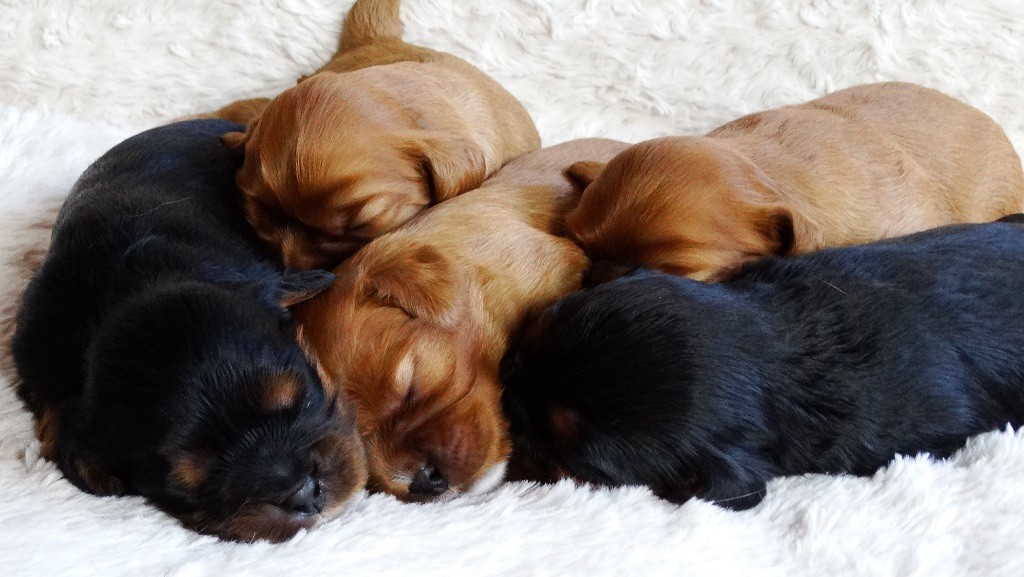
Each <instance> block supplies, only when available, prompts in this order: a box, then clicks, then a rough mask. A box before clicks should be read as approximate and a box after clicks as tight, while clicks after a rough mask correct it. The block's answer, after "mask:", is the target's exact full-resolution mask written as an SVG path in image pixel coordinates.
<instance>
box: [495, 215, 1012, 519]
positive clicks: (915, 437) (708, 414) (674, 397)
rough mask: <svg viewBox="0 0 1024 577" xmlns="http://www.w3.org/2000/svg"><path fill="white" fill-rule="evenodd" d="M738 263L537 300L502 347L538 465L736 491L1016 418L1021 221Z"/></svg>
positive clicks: (927, 445) (672, 487)
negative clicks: (728, 274)
mask: <svg viewBox="0 0 1024 577" xmlns="http://www.w3.org/2000/svg"><path fill="white" fill-rule="evenodd" d="M1008 220H1013V222H997V223H990V224H978V225H953V226H949V227H945V228H940V229H936V230H934V231H928V232H923V233H918V234H916V235H912V236H908V237H904V238H898V239H894V240H890V241H885V242H879V243H876V244H870V245H864V246H857V247H850V248H841V249H831V250H826V251H822V252H818V253H814V254H809V255H805V256H800V257H792V258H778V257H773V258H767V259H764V260H761V261H757V262H755V263H752V264H750V265H747V266H745V267H744V268H743V269H742V270H741V271H740V272H739V273H738V274H737V275H736V276H735V277H733V278H732V279H730V280H728V281H726V282H725V283H722V284H717V283H703V282H699V281H694V280H691V279H688V278H685V277H677V276H671V275H667V274H664V273H659V272H653V271H647V270H642V271H638V272H635V273H633V274H632V275H629V276H625V277H622V278H619V279H617V280H613V281H610V282H608V283H606V284H602V285H600V286H597V287H595V288H593V289H590V290H584V291H582V292H578V293H575V294H573V295H571V296H569V297H567V298H566V299H564V300H563V301H561V302H559V303H557V304H555V305H553V306H551V307H549V308H548V309H547V310H546V311H544V312H543V313H542V314H541V315H539V316H538V317H537V318H536V319H534V320H533V322H531V323H528V324H527V326H525V327H524V328H523V330H522V333H521V339H520V342H519V343H518V344H517V345H516V346H514V347H513V348H512V350H510V351H509V353H508V355H507V357H506V358H505V360H504V361H503V365H502V380H503V383H504V386H505V391H504V396H503V406H504V409H505V411H506V414H507V416H508V418H509V420H510V423H511V432H512V438H513V447H514V448H513V451H514V452H515V453H518V454H520V455H522V456H523V457H524V458H526V459H528V460H531V461H532V462H533V463H534V464H535V467H536V468H537V469H539V470H542V471H549V472H554V473H555V474H560V475H564V476H570V477H574V478H576V479H579V480H582V481H587V482H591V483H595V484H599V485H609V486H619V485H646V486H648V487H650V488H651V489H652V490H653V491H654V493H656V494H657V495H659V496H662V497H664V498H666V499H669V500H672V501H677V502H682V501H685V500H687V499H689V498H691V497H697V498H701V499H705V500H708V501H714V502H716V503H719V504H721V505H722V506H725V507H729V508H734V509H744V508H748V507H752V506H754V505H756V504H757V503H758V502H760V501H761V499H762V498H763V497H764V496H765V491H766V484H767V483H768V481H770V480H771V479H772V478H774V477H778V476H782V475H800V474H805V473H830V474H842V473H847V474H854V475H870V474H872V473H873V472H874V471H875V470H876V469H878V468H879V467H881V466H883V465H885V464H886V463H888V462H889V461H890V460H891V459H892V458H893V457H894V456H896V455H898V454H906V455H914V454H918V453H929V454H931V455H932V456H933V457H936V458H943V457H946V456H948V455H950V454H952V453H953V452H954V451H956V450H957V449H958V448H960V447H961V446H962V445H963V443H964V442H965V441H966V440H967V438H968V437H970V436H972V435H976V434H979V433H983V432H986V431H992V430H996V429H999V428H1002V427H1005V426H1006V425H1007V424H1009V425H1012V426H1014V427H1020V426H1021V425H1024V357H1022V356H1021V354H1020V351H1021V350H1024V325H1022V324H1021V322H1020V321H1021V319H1022V318H1024V291H1021V287H1022V286H1024V266H1022V265H1024V224H1021V220H1022V219H1020V218H1014V219H1008Z"/></svg>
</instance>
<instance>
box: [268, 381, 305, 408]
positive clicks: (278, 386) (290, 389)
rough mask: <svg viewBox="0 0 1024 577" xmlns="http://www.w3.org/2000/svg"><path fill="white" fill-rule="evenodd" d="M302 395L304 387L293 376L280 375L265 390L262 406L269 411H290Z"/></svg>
mask: <svg viewBox="0 0 1024 577" xmlns="http://www.w3.org/2000/svg"><path fill="white" fill-rule="evenodd" d="M301 395H302V385H301V384H300V383H299V381H298V380H296V379H295V377H294V376H293V375H288V374H284V375H278V376H277V377H276V378H275V379H274V380H272V381H271V382H270V383H269V384H268V385H267V386H266V388H265V389H263V403H262V406H263V408H264V409H266V410H268V411H280V410H284V409H289V408H291V407H294V406H295V403H296V402H298V400H299V397H300V396H301Z"/></svg>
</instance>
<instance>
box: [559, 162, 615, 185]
mask: <svg viewBox="0 0 1024 577" xmlns="http://www.w3.org/2000/svg"><path fill="white" fill-rule="evenodd" d="M604 167H605V163H603V162H596V161H593V160H584V161H581V162H576V163H573V165H572V166H570V167H569V169H568V170H566V171H565V175H566V176H567V177H569V180H571V181H572V182H573V184H575V185H576V186H577V187H578V188H579V189H580V190H583V189H585V188H587V187H588V186H590V183H591V182H594V181H595V180H597V177H598V176H600V175H601V173H602V172H603V171H604Z"/></svg>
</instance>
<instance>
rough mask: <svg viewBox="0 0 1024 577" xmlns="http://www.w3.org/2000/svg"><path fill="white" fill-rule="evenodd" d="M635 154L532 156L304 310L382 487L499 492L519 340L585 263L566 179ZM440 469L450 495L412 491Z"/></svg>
mask: <svg viewBox="0 0 1024 577" xmlns="http://www.w3.org/2000/svg"><path fill="white" fill-rule="evenodd" d="M626 146H627V145H626V144H624V143H620V142H616V141H610V140H600V139H588V140H580V141H573V142H569V143H565V144H562V145H559V146H555V147H551V148H546V149H544V150H541V151H537V152H534V153H532V154H528V155H525V156H523V157H521V158H519V159H517V160H515V161H513V162H512V163H510V164H509V165H508V166H506V167H505V168H503V169H502V170H501V171H500V172H498V173H497V174H496V175H495V176H494V177H492V178H491V179H490V180H488V181H487V182H486V183H485V184H484V186H482V187H481V188H479V189H477V190H474V191H471V192H468V193H466V194H463V195H461V196H458V197H456V198H454V199H452V200H448V201H446V202H444V203H442V204H440V205H438V206H436V207H433V208H431V209H430V210H428V211H427V212H425V213H424V214H422V215H420V216H419V217H417V218H416V219H414V220H413V221H412V222H410V223H408V224H406V225H405V226H403V227H401V228H399V229H397V230H395V231H393V232H390V233H388V234H385V235H383V236H380V237H378V238H377V239H375V240H373V241H372V242H370V243H369V244H368V245H366V246H365V247H363V248H362V249H361V250H360V251H359V252H357V253H356V254H355V255H354V256H353V257H352V258H350V259H348V260H347V261H345V262H344V263H343V264H341V265H340V266H339V267H337V268H336V269H335V272H336V274H337V275H338V281H337V282H336V283H335V285H334V286H333V287H332V288H331V289H330V290H328V291H327V292H325V293H322V294H321V295H320V296H319V297H317V298H314V299H312V300H310V301H307V302H306V303H303V304H301V305H299V306H298V307H297V308H296V309H295V316H296V319H297V321H298V322H299V326H300V330H301V333H302V335H303V336H302V338H303V339H304V341H305V342H306V344H307V346H308V348H309V350H310V352H311V354H312V356H313V357H314V358H315V359H317V361H318V363H319V367H320V371H321V375H322V378H323V380H324V382H325V383H326V386H327V387H328V388H329V389H330V388H331V387H343V388H344V390H345V391H346V392H347V393H348V395H349V396H350V397H351V398H352V399H353V401H354V402H355V403H356V406H357V421H358V424H359V428H360V431H361V432H362V434H363V436H364V440H365V443H366V446H367V453H368V455H369V461H370V478H371V486H372V487H373V488H375V489H377V490H382V491H387V492H389V493H392V494H394V495H397V496H398V497H400V498H402V499H408V500H423V499H427V498H432V497H439V496H443V495H453V494H458V493H462V492H466V491H475V490H482V489H484V488H488V487H481V483H482V484H484V485H487V484H489V483H491V482H492V481H493V482H496V481H497V479H493V478H492V476H489V475H487V473H488V472H490V471H493V470H496V468H497V469H498V470H500V467H501V466H502V465H503V463H504V462H505V460H506V459H507V457H508V452H509V441H508V435H507V431H506V425H505V422H504V418H503V417H502V414H501V407H500V402H499V401H500V392H501V388H500V385H499V382H498V374H497V371H498V363H499V361H500V360H501V357H502V355H503V354H504V352H505V348H506V346H507V341H508V337H509V334H510V333H511V332H512V331H513V330H514V328H515V327H516V326H517V325H518V323H519V322H520V320H521V319H522V317H523V315H524V314H526V313H527V312H529V311H531V310H533V309H535V308H541V307H544V306H547V305H549V304H551V303H553V302H555V301H556V300H558V299H559V298H561V297H563V296H564V295H566V294H568V293H569V292H572V291H573V290H576V289H577V288H579V286H580V281H581V278H582V275H583V272H584V270H585V269H586V266H587V261H586V258H585V257H584V255H583V253H582V251H580V249H579V248H578V247H577V246H576V245H575V244H574V243H572V242H571V241H569V240H568V239H566V238H563V237H562V236H561V235H562V234H563V233H564V224H563V215H564V214H565V212H566V211H567V210H568V209H569V208H570V207H571V206H573V205H574V204H575V202H576V200H577V199H578V195H579V191H578V189H576V188H574V187H573V185H572V183H571V182H570V181H569V180H568V179H567V178H566V177H565V175H564V173H565V171H566V169H567V168H568V166H569V165H570V164H572V163H573V162H574V161H577V160H596V161H607V160H609V159H611V158H612V157H613V156H614V155H615V154H617V153H618V152H620V151H622V150H623V149H625V147H626ZM428 465H429V466H431V467H433V468H435V469H436V470H437V471H439V472H440V474H441V475H443V477H444V479H445V480H446V486H447V490H446V491H444V493H443V495H442V494H438V495H421V494H411V493H410V491H409V485H410V482H411V481H412V479H413V478H414V477H415V476H416V474H417V473H418V472H419V471H420V470H421V469H423V468H424V467H425V466H428Z"/></svg>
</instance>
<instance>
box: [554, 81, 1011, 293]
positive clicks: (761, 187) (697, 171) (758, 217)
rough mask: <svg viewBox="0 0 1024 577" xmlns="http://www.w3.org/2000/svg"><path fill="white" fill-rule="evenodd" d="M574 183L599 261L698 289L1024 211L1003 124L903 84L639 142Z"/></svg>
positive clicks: (583, 225)
mask: <svg viewBox="0 0 1024 577" xmlns="http://www.w3.org/2000/svg"><path fill="white" fill-rule="evenodd" d="M571 173H572V174H573V176H574V178H576V179H577V180H578V181H580V183H581V184H583V185H589V186H587V188H586V191H585V192H584V193H583V198H582V199H581V200H580V204H579V206H578V207H577V208H576V209H575V210H574V211H573V212H572V213H570V214H569V215H568V216H567V217H566V223H567V225H568V227H569V229H570V230H571V232H572V235H573V238H574V239H576V240H577V242H578V243H579V244H580V246H582V247H583V249H584V251H585V252H586V253H587V255H588V256H589V257H590V258H591V259H592V260H594V261H596V262H598V263H599V262H600V261H610V262H611V263H614V264H615V265H617V266H618V267H620V268H622V269H623V270H628V269H629V268H631V267H637V266H642V267H649V268H656V269H659V270H662V271H665V272H670V273H673V274H680V275H686V276H689V277H690V278H694V279H698V280H720V279H722V278H725V277H727V276H728V275H729V274H731V273H732V272H734V271H735V270H736V269H737V268H738V267H739V266H740V265H742V264H743V263H745V262H749V261H751V260H754V259H757V258H760V257H763V256H769V255H776V254H779V255H792V254H803V253H806V252H810V251H813V250H817V249H821V248H826V247H835V246H846V245H852V244H858V243H864V242H871V241H874V240H879V239H883V238H889V237H894V236H899V235H902V234H910V233H913V232H918V231H921V230H926V229H929V228H933V227H936V226H942V225H946V224H954V223H964V222H986V221H990V220H993V219H996V218H999V217H1000V216H1003V215H1007V214H1011V213H1016V212H1020V211H1021V210H1022V208H1024V174H1022V172H1021V163H1020V158H1019V157H1018V156H1017V153H1016V152H1015V151H1014V149H1013V145H1012V144H1011V143H1010V141H1009V139H1008V138H1007V137H1006V134H1005V133H1004V132H1003V130H1002V129H1001V128H1000V127H999V125H997V124H996V123H995V121H993V120H992V119H991V118H989V117H988V116H987V115H985V114H984V113H983V112H981V111H979V110H977V109H975V108H973V107H971V106H968V105H967V104H964V103H962V102H960V101H958V100H956V99H954V98H951V97H949V96H946V95H945V94H942V93H941V92H938V91H935V90H931V89H929V88H924V87H921V86H916V85H913V84H906V83H900V82H887V83H881V84H869V85H865V86H856V87H853V88H849V89H846V90H840V91H838V92H835V93H833V94H829V95H828V96H825V97H823V98H819V99H816V100H812V101H810V102H806V103H804V104H799V105H795V106H784V107H782V108H776V109H773V110H766V111H764V112H758V113H756V114H751V115H748V116H744V117H743V118H740V119H738V120H735V121H733V122H730V123H728V124H726V125H724V126H722V127H720V128H717V129H715V130H713V131H711V132H710V133H708V135H707V136H703V137H689V136H687V137H669V138H659V139H655V140H650V141H647V142H642V143H639V144H637V145H635V146H633V147H631V148H630V149H629V150H626V151H625V152H623V153H622V154H620V155H619V156H618V157H616V158H615V159H614V160H612V161H611V162H609V163H608V164H607V165H602V164H600V163H593V162H591V163H579V164H577V165H575V166H573V167H572V169H571Z"/></svg>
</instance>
